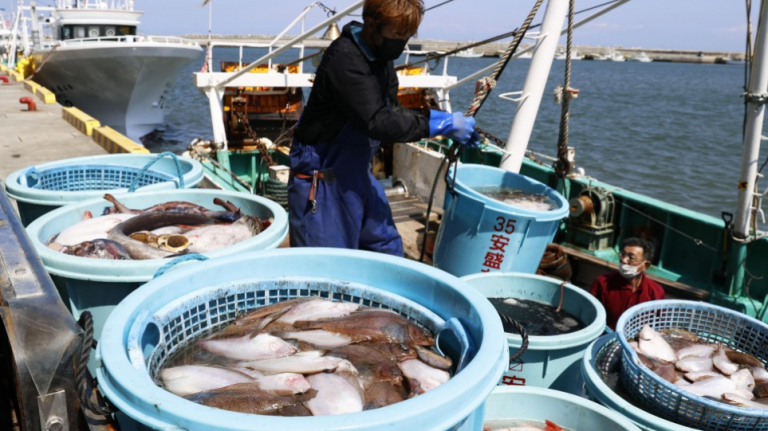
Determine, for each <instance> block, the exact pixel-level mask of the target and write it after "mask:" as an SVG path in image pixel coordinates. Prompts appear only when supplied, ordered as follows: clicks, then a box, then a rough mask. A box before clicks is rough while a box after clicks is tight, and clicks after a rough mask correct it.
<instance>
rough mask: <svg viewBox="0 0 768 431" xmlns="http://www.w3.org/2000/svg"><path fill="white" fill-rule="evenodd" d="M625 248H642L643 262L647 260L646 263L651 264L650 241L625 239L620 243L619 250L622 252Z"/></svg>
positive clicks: (633, 238) (632, 238) (651, 249)
mask: <svg viewBox="0 0 768 431" xmlns="http://www.w3.org/2000/svg"><path fill="white" fill-rule="evenodd" d="M627 246H629V247H640V248H642V249H643V257H645V260H647V261H648V262H653V252H654V250H653V249H654V247H653V243H652V242H651V241H647V240H644V239H642V238H637V237H631V238H625V239H624V241H622V242H621V250H624V247H627Z"/></svg>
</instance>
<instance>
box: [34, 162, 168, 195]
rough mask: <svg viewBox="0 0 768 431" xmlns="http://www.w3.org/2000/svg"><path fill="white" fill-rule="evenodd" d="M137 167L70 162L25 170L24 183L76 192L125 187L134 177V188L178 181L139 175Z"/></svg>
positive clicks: (165, 176)
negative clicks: (66, 164) (29, 170)
mask: <svg viewBox="0 0 768 431" xmlns="http://www.w3.org/2000/svg"><path fill="white" fill-rule="evenodd" d="M141 172H142V169H140V168H134V167H130V166H117V165H72V166H63V167H58V168H52V169H46V170H44V171H37V170H35V171H34V172H29V173H28V174H27V175H26V176H25V181H26V185H27V187H29V188H33V189H38V190H55V191H66V192H79V191H87V190H99V191H106V190H115V189H127V188H129V187H130V186H131V184H132V183H133V181H134V180H135V179H136V178H137V177H138V180H137V181H138V187H144V186H148V185H150V184H157V183H161V182H164V181H174V180H175V181H178V179H177V178H175V177H174V176H171V175H168V174H165V173H162V172H158V171H153V170H147V171H146V172H144V174H143V175H141V176H139V174H140V173H141Z"/></svg>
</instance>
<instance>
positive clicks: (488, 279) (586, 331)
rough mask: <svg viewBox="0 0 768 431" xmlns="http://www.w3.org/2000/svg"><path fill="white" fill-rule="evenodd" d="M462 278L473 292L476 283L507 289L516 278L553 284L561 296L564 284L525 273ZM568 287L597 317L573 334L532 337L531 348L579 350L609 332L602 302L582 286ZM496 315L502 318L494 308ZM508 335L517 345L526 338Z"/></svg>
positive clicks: (529, 345) (477, 275)
mask: <svg viewBox="0 0 768 431" xmlns="http://www.w3.org/2000/svg"><path fill="white" fill-rule="evenodd" d="M461 279H462V280H464V281H466V282H467V283H469V284H470V286H472V288H473V289H475V285H476V284H481V283H483V282H485V283H493V285H492V286H498V287H499V288H504V287H505V285H506V284H507V283H509V281H510V280H513V279H528V280H537V281H541V282H546V283H547V284H551V285H552V286H553V287H554V288H555V290H556V295H560V283H562V282H561V281H560V280H557V279H554V278H551V277H545V276H543V275H536V274H522V273H517V272H495V273H488V274H472V275H467V276H464V277H462V278H461ZM565 286H566V289H570V290H572V291H573V292H574V293H576V294H577V295H579V296H581V297H582V298H584V299H586V300H587V301H588V302H589V303H590V304H591V305H592V306H593V307H595V310H597V318H596V319H595V320H594V321H593V322H592V323H590V324H589V325H588V326H586V327H584V328H583V329H581V330H578V331H576V332H571V333H569V334H561V335H547V336H545V335H529V336H528V349H531V350H549V349H558V350H560V349H568V348H571V347H578V346H582V345H584V344H586V343H587V342H589V341H591V340H594V339H595V338H597V337H598V336H599V335H600V334H602V333H603V330H604V329H605V308H604V307H603V305H602V304H601V303H600V301H598V300H597V299H596V298H595V297H594V296H592V295H591V294H590V293H589V292H587V291H585V290H584V289H582V288H580V287H578V286H574V285H573V284H570V283H566V285H565ZM563 307H564V308H566V307H567V304H564V306H563ZM493 312H494V313H495V314H496V315H498V313H497V312H496V309H494V310H493ZM511 317H512V318H514V316H511ZM505 335H506V337H507V342H508V343H510V344H511V345H513V346H520V345H521V344H522V343H523V338H522V337H521V336H520V335H518V334H510V333H505Z"/></svg>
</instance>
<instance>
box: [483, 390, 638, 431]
mask: <svg viewBox="0 0 768 431" xmlns="http://www.w3.org/2000/svg"><path fill="white" fill-rule="evenodd" d="M485 419H486V420H492V419H522V420H535V421H540V422H543V421H544V420H550V421H552V422H554V423H556V424H558V425H560V426H561V427H564V428H567V429H572V430H579V431H598V430H599V431H639V428H638V427H637V426H635V425H634V424H633V423H632V422H630V421H629V420H627V418H625V417H623V416H621V415H620V414H618V413H616V412H614V411H611V410H608V409H607V408H605V407H603V406H601V405H599V404H597V403H593V402H592V401H589V400H585V399H584V398H581V397H577V396H575V395H570V394H566V393H563V392H559V391H553V390H551V389H542V388H520V387H501V386H500V387H498V388H496V389H494V390H493V393H491V396H490V397H488V399H487V400H486V402H485Z"/></svg>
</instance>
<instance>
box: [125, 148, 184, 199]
mask: <svg viewBox="0 0 768 431" xmlns="http://www.w3.org/2000/svg"><path fill="white" fill-rule="evenodd" d="M166 156H168V157H170V158H172V159H173V161H174V162H175V163H176V174H177V175H178V176H179V181H178V182H177V183H176V188H177V189H183V188H184V172H183V171H182V170H181V162H179V158H178V156H176V154H173V153H172V152H170V151H165V152H163V153H160V154H158V155H157V156H155V157H154V158H153V159H152V160H150V161H149V163H147V164H146V165H144V167H143V168H141V172H139V174H138V175H136V178H134V179H133V181H132V182H131V186H130V187H128V193H133V192H135V191H136V189H137V188H138V185H139V180H140V179H141V177H143V176H144V174H146V173H147V170H149V168H150V167H151V166H152V165H154V164H155V162H157V161H158V160H160V159H162V158H163V157H166Z"/></svg>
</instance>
